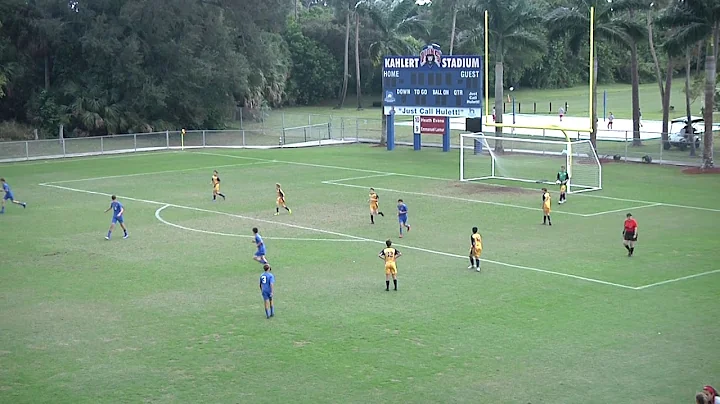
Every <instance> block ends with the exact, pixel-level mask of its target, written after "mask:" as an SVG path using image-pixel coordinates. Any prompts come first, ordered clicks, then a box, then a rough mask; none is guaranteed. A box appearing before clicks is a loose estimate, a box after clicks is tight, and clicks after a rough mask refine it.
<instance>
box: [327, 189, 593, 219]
mask: <svg viewBox="0 0 720 404" xmlns="http://www.w3.org/2000/svg"><path fill="white" fill-rule="evenodd" d="M323 184H328V185H337V186H340V187H348V188H367V187H365V186H362V185H355V184H341V183H338V182H332V181H323ZM375 189H376V190H378V191H386V192H395V193H399V194H404V195H417V196H425V197H429V198H440V199H451V200H454V201H462V202H471V203H480V204H484V205H494V206H502V207H507V208H517V209H525V210H532V211H535V212H540V211H542V209H540V208H531V207H529V206H521V205H513V204H509V203H503V202H489V201H481V200H478V199H468V198H461V197H457V196H449V195H437V194H428V193H425V192H413V191H400V190H398V189H392V188H378V187H375ZM553 213H559V214H563V215H571V216H581V217H582V216H585V215H584V214H580V213H573V212H563V211H555V212H553Z"/></svg>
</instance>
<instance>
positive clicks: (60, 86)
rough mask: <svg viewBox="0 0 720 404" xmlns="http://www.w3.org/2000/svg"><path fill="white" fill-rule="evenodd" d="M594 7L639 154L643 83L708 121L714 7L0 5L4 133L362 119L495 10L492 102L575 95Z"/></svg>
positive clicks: (646, 3)
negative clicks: (333, 108)
mask: <svg viewBox="0 0 720 404" xmlns="http://www.w3.org/2000/svg"><path fill="white" fill-rule="evenodd" d="M590 7H594V9H595V16H596V30H595V35H596V41H597V42H596V49H595V55H596V59H595V63H594V64H595V67H596V73H597V74H596V77H595V81H597V82H600V83H609V82H623V83H631V84H633V94H632V98H633V100H632V101H633V105H634V106H635V108H633V109H634V112H633V118H634V121H635V126H636V127H635V132H636V137H637V142H638V143H639V107H638V103H639V100H638V91H637V86H638V83H639V82H640V81H657V82H658V87H659V93H658V96H659V97H660V98H661V99H662V100H663V106H664V109H665V110H666V112H667V110H668V109H669V92H670V88H669V87H670V85H671V80H669V78H672V77H673V76H675V75H678V74H685V73H687V75H686V76H688V78H689V80H688V89H687V92H688V93H689V94H690V93H692V92H693V91H694V92H695V93H698V92H699V90H698V88H697V87H698V86H697V85H693V83H695V82H698V81H701V82H703V83H704V84H703V87H702V91H700V92H702V93H703V96H705V99H706V101H705V112H706V114H709V113H711V111H712V110H713V109H714V107H715V105H714V100H713V98H714V97H713V96H714V93H715V77H716V74H717V69H716V67H715V66H716V63H717V56H718V37H720V33H719V31H720V2H718V1H717V0H693V1H692V2H690V1H689V0H656V1H650V0H613V1H612V2H609V1H606V0H544V1H538V0H433V1H429V0H422V1H418V0H295V1H293V0H95V1H92V2H90V1H88V2H83V1H81V0H67V1H54V0H0V122H1V121H10V120H13V121H17V122H19V123H21V124H27V125H31V126H33V127H36V128H40V129H41V130H42V131H43V132H45V134H46V135H52V134H54V133H56V132H57V127H58V126H59V125H60V124H63V125H65V126H66V127H67V128H68V129H69V130H72V131H74V132H76V134H77V135H98V134H107V133H122V132H128V131H154V130H164V129H168V128H178V127H181V126H182V127H186V128H220V127H222V126H223V125H224V124H225V123H226V122H227V121H228V119H229V117H231V116H232V115H233V113H234V112H235V111H236V109H238V108H243V109H244V110H245V116H248V115H250V116H252V115H253V114H254V113H257V112H259V111H261V110H263V109H264V108H274V107H279V106H283V105H297V104H301V105H311V104H314V103H317V102H320V101H323V100H326V99H337V100H338V104H337V105H338V107H339V108H342V107H348V105H347V104H348V103H347V97H348V93H350V94H351V95H352V96H355V95H356V96H355V97H354V98H355V100H356V102H354V104H356V105H353V107H358V108H361V107H362V106H363V105H362V98H361V97H360V95H361V94H363V93H366V94H367V93H372V94H377V93H379V92H380V89H381V80H380V67H379V63H380V61H381V58H382V57H383V56H385V55H390V54H408V53H411V54H412V53H415V52H417V51H418V49H419V48H420V47H421V46H422V45H423V44H426V43H430V42H433V43H438V44H440V45H441V47H442V49H443V50H444V51H445V52H446V53H452V54H481V53H482V52H483V44H484V37H483V35H484V25H483V24H484V23H483V21H484V12H485V11H486V10H487V11H488V12H489V16H490V21H489V22H490V26H489V32H490V36H489V38H488V39H489V43H490V60H489V63H490V66H491V69H490V70H491V77H490V81H491V83H490V85H491V89H494V91H492V92H494V93H495V95H496V96H497V97H496V99H498V100H501V99H502V93H503V89H504V88H508V87H510V86H514V87H516V88H521V87H531V88H559V87H569V86H574V85H578V84H583V83H586V82H587V81H588V80H589V79H590V78H589V76H588V65H587V55H588V53H589V46H588V19H589V10H590ZM493 73H494V74H493ZM701 74H704V75H703V76H702V78H701V79H699V80H698V79H695V78H694V77H695V76H700V75H701ZM496 78H497V82H496ZM691 87H692V88H691ZM708 94H710V97H709V98H708V97H707V95H708ZM596 105H597V103H596ZM706 118H708V116H706ZM710 122H711V114H710ZM664 132H667V128H666V129H665V130H664ZM704 149H707V147H705V148H704ZM706 157H707V159H706V160H707V163H708V164H712V156H706Z"/></svg>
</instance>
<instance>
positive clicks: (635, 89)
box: [625, 1, 649, 146]
mask: <svg viewBox="0 0 720 404" xmlns="http://www.w3.org/2000/svg"><path fill="white" fill-rule="evenodd" d="M643 8H644V9H647V8H649V3H645V2H642V1H636V2H633V3H631V4H629V5H628V6H627V9H628V15H627V17H628V19H627V21H626V24H625V32H626V33H627V37H628V46H629V48H630V81H631V99H632V122H633V143H632V144H633V146H641V145H642V140H641V137H640V72H639V68H638V42H639V41H640V40H642V39H643V38H646V36H647V32H646V27H645V26H644V25H643V24H641V23H640V21H638V20H637V19H636V13H637V11H640V10H641V9H643Z"/></svg>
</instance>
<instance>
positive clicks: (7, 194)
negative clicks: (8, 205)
mask: <svg viewBox="0 0 720 404" xmlns="http://www.w3.org/2000/svg"><path fill="white" fill-rule="evenodd" d="M3 199H4V200H6V201H7V200H8V199H9V200H11V201H14V200H15V196H14V195H13V194H12V192H8V193H6V194H5V197H4V198H3Z"/></svg>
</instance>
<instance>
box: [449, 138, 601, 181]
mask: <svg viewBox="0 0 720 404" xmlns="http://www.w3.org/2000/svg"><path fill="white" fill-rule="evenodd" d="M560 166H565V167H566V168H567V172H568V174H569V176H570V181H569V182H568V185H567V192H568V193H579V192H587V191H597V190H601V189H602V166H601V165H600V159H599V158H598V156H597V153H596V152H595V148H594V147H593V146H592V143H590V141H589V140H577V141H560V140H544V139H533V138H517V137H497V136H486V135H484V134H483V133H461V134H460V181H482V180H491V179H496V180H508V181H522V182H533V183H542V184H555V180H556V175H557V172H558V171H559V169H560Z"/></svg>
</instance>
